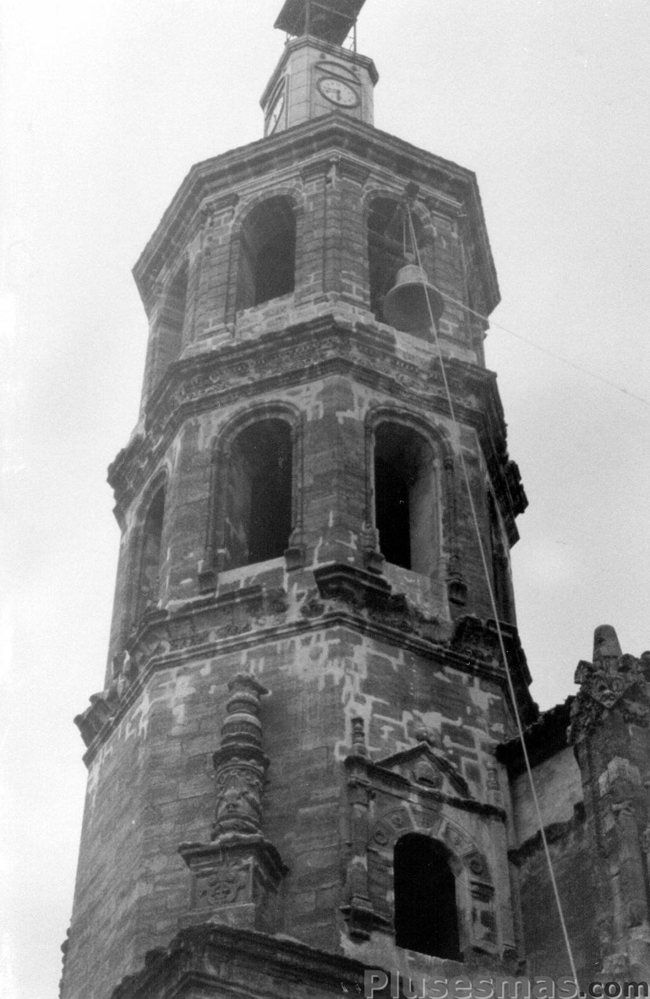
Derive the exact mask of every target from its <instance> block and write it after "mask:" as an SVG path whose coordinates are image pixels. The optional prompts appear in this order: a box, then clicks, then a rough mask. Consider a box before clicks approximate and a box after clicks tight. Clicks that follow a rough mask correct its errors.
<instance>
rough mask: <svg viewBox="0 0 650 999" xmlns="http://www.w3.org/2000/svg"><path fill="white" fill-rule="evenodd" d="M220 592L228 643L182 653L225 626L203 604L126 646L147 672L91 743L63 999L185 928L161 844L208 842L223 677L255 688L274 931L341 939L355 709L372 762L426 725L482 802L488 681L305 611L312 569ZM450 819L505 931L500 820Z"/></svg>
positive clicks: (268, 574)
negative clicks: (256, 683)
mask: <svg viewBox="0 0 650 999" xmlns="http://www.w3.org/2000/svg"><path fill="white" fill-rule="evenodd" d="M254 585H258V586H260V585H263V586H264V588H265V589H266V591H267V592H268V593H273V594H275V596H274V598H273V599H274V605H273V611H274V612H273V613H269V610H268V608H267V609H266V612H265V610H264V608H263V607H258V608H257V611H254V608H253V607H252V606H250V605H249V606H248V607H247V606H246V603H245V601H246V599H247V597H246V595H247V594H250V592H251V586H254ZM223 588H224V591H225V592H226V593H227V592H228V590H230V591H231V594H232V601H234V600H235V597H236V595H237V594H241V600H242V607H241V609H240V610H239V611H236V612H235V619H234V620H233V621H232V622H231V624H230V625H229V626H228V630H229V631H230V632H231V634H232V637H231V639H230V640H226V641H225V643H224V640H223V639H222V640H221V641H218V642H217V644H216V645H215V646H214V652H213V653H212V654H210V655H207V654H205V655H201V654H200V652H199V651H198V649H197V651H193V648H192V647H193V645H194V644H197V645H198V646H199V648H200V647H201V645H202V644H204V643H209V640H210V639H211V638H215V637H216V635H217V634H219V633H220V629H222V628H223V625H219V624H218V618H217V617H215V616H214V613H216V612H210V611H209V610H208V609H205V610H204V611H203V612H202V614H201V615H200V617H199V618H197V619H196V620H195V622H194V624H193V625H192V624H191V622H190V621H185V622H183V621H182V620H178V621H177V622H174V621H173V619H172V620H168V622H167V623H166V624H165V625H163V626H162V628H160V626H158V628H157V630H156V638H155V639H153V638H151V637H150V638H149V639H147V640H146V641H147V643H148V644H149V645H151V644H153V648H150V649H149V652H147V651H146V650H142V662H143V663H145V662H147V661H148V660H147V656H149V657H150V656H151V655H152V654H153V660H151V659H149V662H150V665H149V667H148V668H147V667H143V675H144V676H146V675H147V671H148V670H149V673H148V679H146V680H145V682H144V686H143V688H142V690H141V691H140V693H139V694H137V695H136V690H137V687H138V684H137V683H136V684H135V685H134V689H133V694H132V696H133V698H134V700H133V703H132V705H131V706H130V707H129V708H128V709H127V710H126V711H125V712H124V714H123V716H122V718H121V720H119V721H116V722H115V723H114V728H113V731H112V732H111V733H110V735H108V737H107V738H106V740H105V741H104V742H103V745H102V746H101V748H99V747H98V749H97V751H96V753H95V751H94V750H93V749H92V747H91V756H93V759H92V761H91V762H90V775H89V790H88V803H87V810H86V821H85V824H84V832H83V839H82V848H81V854H82V863H81V866H80V872H79V882H78V889H77V903H76V906H75V912H74V916H73V924H72V932H71V945H70V949H69V952H68V956H67V964H66V983H67V985H66V989H67V990H66V991H65V992H64V995H65V996H66V997H69V999H73V997H74V999H77V997H78V999H82V997H83V999H104V996H108V995H110V990H111V988H112V987H114V985H115V984H116V983H117V982H118V981H119V980H120V978H121V976H122V975H123V974H125V973H126V972H127V971H129V970H133V969H134V968H136V967H137V965H138V962H139V961H141V960H142V958H143V955H144V953H145V952H146V951H147V950H149V949H151V948H152V947H156V946H163V945H165V944H166V943H167V941H168V940H169V939H170V938H171V937H172V936H173V935H174V933H175V932H176V931H177V930H178V929H179V928H180V927H181V926H182V925H183V924H184V922H186V921H187V920H188V918H189V913H190V908H191V907H190V876H189V872H187V870H186V868H185V866H184V865H183V863H182V860H181V858H180V857H179V855H178V853H177V850H178V846H179V844H180V843H181V842H186V841H189V842H191V841H205V840H207V839H209V831H210V825H211V821H212V818H213V811H214V805H215V797H214V789H213V772H212V766H211V754H212V752H213V751H214V750H215V749H216V748H217V747H218V744H219V732H220V728H221V725H222V722H223V718H224V704H225V700H226V686H227V682H228V680H229V679H231V678H232V677H233V676H234V675H236V674H237V673H240V672H247V673H248V672H250V673H252V674H253V675H254V676H255V677H256V678H257V679H259V680H260V681H261V682H262V683H263V684H264V685H265V686H266V687H267V688H268V689H269V690H270V691H271V693H270V695H269V697H268V698H266V699H265V701H264V703H263V708H262V716H261V720H262V731H263V745H264V750H265V752H266V753H267V755H268V757H269V759H270V767H269V771H268V775H267V776H268V788H267V792H266V797H265V807H264V823H263V824H264V832H265V835H266V836H267V837H268V838H269V839H270V840H271V841H272V842H273V843H274V844H275V846H276V847H277V849H278V850H279V852H280V855H281V857H282V859H283V861H284V863H285V864H286V865H287V866H288V868H289V874H288V876H287V878H286V881H285V884H284V886H283V904H282V910H283V917H282V920H281V923H280V925H278V927H277V930H278V931H281V932H284V933H287V934H289V935H290V936H292V937H296V938H298V939H301V940H303V941H305V942H306V943H309V944H310V945H312V946H315V947H320V948H324V949H329V950H334V951H336V950H338V949H339V948H340V947H341V946H342V941H343V940H345V939H346V932H345V927H344V924H343V920H342V917H341V914H340V911H339V907H340V906H341V904H342V903H343V902H344V882H345V864H346V849H347V848H346V837H345V831H344V830H345V827H346V822H347V806H346V804H345V780H344V770H343V761H344V758H345V756H346V755H347V753H348V752H349V747H350V742H351V719H352V718H353V717H360V718H363V719H364V720H365V727H366V733H367V744H368V750H369V753H370V756H371V757H372V758H373V759H383V758H385V757H389V756H391V754H394V753H396V752H399V751H401V750H404V749H407V748H409V747H411V746H413V745H415V744H416V742H417V738H422V731H421V730H422V729H424V730H426V731H427V732H428V733H430V737H431V738H432V739H433V744H434V745H435V746H437V747H438V748H439V751H440V752H442V753H443V754H444V756H445V758H446V760H447V761H449V763H450V765H452V766H453V768H454V769H455V771H456V772H457V773H458V775H459V776H460V777H461V778H462V779H463V780H464V781H466V783H467V788H468V794H469V795H470V796H471V798H472V800H476V801H478V802H486V801H488V802H489V801H492V798H491V792H490V790H489V789H488V786H487V783H486V781H487V773H488V770H489V766H490V765H492V757H491V748H492V747H493V746H494V744H495V743H496V742H497V741H500V740H501V739H502V738H503V736H504V733H505V732H506V729H507V726H508V722H507V718H506V716H505V715H504V708H503V699H502V692H501V690H500V688H499V686H498V685H496V684H495V683H494V682H490V681H488V680H487V679H481V678H480V677H479V676H478V675H477V674H476V673H473V671H472V670H470V671H469V672H466V671H464V670H463V669H461V668H451V667H450V666H445V665H443V663H442V660H440V659H439V660H438V661H436V655H435V650H434V649H433V648H429V652H428V653H427V652H426V650H425V647H424V644H423V643H419V644H420V648H418V643H417V642H415V641H410V642H409V641H404V640H403V639H402V640H399V638H398V633H395V635H394V636H393V637H389V636H388V635H384V636H382V635H380V634H374V633H373V631H374V629H373V627H372V625H371V624H369V625H368V626H366V628H364V629H363V631H359V629H358V627H357V626H355V623H354V621H353V620H351V621H350V622H349V623H348V624H344V623H336V620H337V615H334V616H333V620H332V623H331V624H328V623H327V617H328V616H331V615H332V612H333V610H334V607H333V606H332V605H331V604H328V602H327V601H325V602H321V606H320V608H319V607H318V606H317V605H316V604H315V602H314V601H315V596H314V594H315V587H314V585H313V577H312V576H311V573H310V572H309V571H304V572H298V573H291V574H287V573H286V570H285V568H284V565H283V560H274V561H273V562H270V563H265V564H263V565H261V566H257V567H249V568H248V569H240V570H232V571H230V572H229V573H225V574H224V577H223ZM282 592H284V593H285V594H286V597H284V598H282V597H281V594H282ZM281 605H282V606H284V607H285V608H286V609H285V610H284V611H283V612H282V613H281V612H280V611H279V608H280V606H281ZM328 609H329V615H328ZM341 609H342V608H340V607H339V611H340V610H341ZM323 615H325V620H322V616H323ZM236 622H238V623H236ZM252 626H254V627H252ZM238 630H241V633H240V634H237V632H238ZM283 631H284V632H285V634H284V637H282V632H283ZM165 634H167V635H168V636H170V638H168V639H167V640H165V638H164V636H165ZM172 636H173V637H172ZM170 639H171V646H172V647H178V646H179V645H183V646H184V648H183V649H182V650H181V651H180V652H174V651H173V648H170ZM143 641H144V640H143ZM224 644H225V648H224ZM219 645H221V646H222V649H221V651H219ZM228 645H230V647H231V651H229V652H228V651H226V648H227V647H228ZM134 654H135V650H134ZM443 658H444V657H443ZM452 813H453V815H454V821H455V822H456V823H458V822H459V821H461V822H464V823H465V827H466V829H467V833H466V834H467V836H469V837H470V838H471V839H472V841H475V840H478V841H480V842H481V845H482V849H483V851H484V852H485V854H486V856H487V857H488V858H489V863H490V865H491V867H492V869H493V871H494V873H493V875H492V876H493V878H494V880H495V883H496V884H497V893H498V895H499V906H498V907H497V911H499V912H500V916H499V920H500V923H501V925H500V928H499V931H498V932H499V933H500V934H503V920H504V918H505V917H504V911H506V910H508V909H509V907H510V905H511V902H510V889H509V886H508V885H507V883H504V881H503V878H504V875H505V877H507V872H504V871H503V860H504V858H505V825H504V819H503V818H502V819H501V820H499V819H498V817H497V816H495V815H492V816H491V817H490V818H485V819H484V818H481V815H480V812H479V813H476V814H474V815H472V816H465V817H463V813H462V811H461V812H460V813H459V812H458V809H457V808H452V811H451V812H449V811H448V810H447V814H448V815H451V814H452ZM459 815H460V817H461V818H460V820H459ZM380 817H381V816H380V815H378V816H377V818H378V819H379V818H380ZM388 904H389V906H390V901H389V902H388ZM508 918H509V919H510V920H511V918H512V917H511V916H510V917H508ZM507 924H508V921H507V920H506V937H508V942H509V943H510V944H511V943H512V941H511V939H510V938H511V936H512V934H511V931H508V930H507ZM82 927H83V929H82ZM90 941H92V947H93V953H94V960H93V962H92V963H91V964H89V963H88V961H87V953H88V949H87V948H88V945H89V942H90ZM345 946H346V947H348V946H349V945H347V944H346V945H345ZM369 953H372V948H371V951H370V952H369Z"/></svg>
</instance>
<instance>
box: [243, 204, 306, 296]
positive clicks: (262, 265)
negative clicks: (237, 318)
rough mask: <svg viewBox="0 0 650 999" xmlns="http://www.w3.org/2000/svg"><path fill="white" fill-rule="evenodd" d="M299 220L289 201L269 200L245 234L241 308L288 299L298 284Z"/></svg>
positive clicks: (256, 211)
mask: <svg viewBox="0 0 650 999" xmlns="http://www.w3.org/2000/svg"><path fill="white" fill-rule="evenodd" d="M295 270H296V220H295V216H294V212H293V205H292V203H291V201H290V200H289V198H285V197H277V198H269V200H268V201H264V202H263V203H262V204H261V205H258V206H257V208H254V209H253V211H252V212H251V213H250V215H248V216H247V218H246V220H245V222H244V224H243V226H242V230H241V254H240V261H239V273H238V282H237V308H238V309H248V308H250V306H252V305H259V304H260V303H261V302H266V301H268V300H269V299H271V298H278V297H279V296H280V295H288V294H289V292H292V291H293V289H294V284H295Z"/></svg>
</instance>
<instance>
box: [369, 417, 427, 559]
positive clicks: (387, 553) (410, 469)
mask: <svg viewBox="0 0 650 999" xmlns="http://www.w3.org/2000/svg"><path fill="white" fill-rule="evenodd" d="M374 473H375V526H376V528H377V530H378V532H379V548H380V551H381V553H382V555H383V556H384V558H385V559H386V561H387V562H391V563H392V564H393V565H399V566H401V567H402V568H404V569H413V570H414V571H415V572H421V573H428V574H431V573H433V572H435V570H436V558H437V552H438V548H439V544H438V517H437V502H436V494H435V476H434V468H433V454H432V452H431V449H430V447H429V446H428V444H427V442H426V441H425V439H424V438H423V437H422V436H421V435H420V434H418V433H417V432H416V431H414V430H412V429H411V428H410V427H406V426H404V425H403V424H400V423H382V424H380V425H379V427H378V428H377V432H376V434H375V460H374Z"/></svg>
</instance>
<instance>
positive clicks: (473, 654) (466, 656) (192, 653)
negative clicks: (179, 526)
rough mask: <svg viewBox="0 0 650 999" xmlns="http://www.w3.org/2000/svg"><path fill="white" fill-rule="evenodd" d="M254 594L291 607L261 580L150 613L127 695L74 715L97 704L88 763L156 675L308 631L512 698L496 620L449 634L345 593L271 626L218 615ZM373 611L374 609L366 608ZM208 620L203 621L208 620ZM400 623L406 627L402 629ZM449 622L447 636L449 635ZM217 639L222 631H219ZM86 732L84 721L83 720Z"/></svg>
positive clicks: (133, 652)
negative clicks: (379, 646)
mask: <svg viewBox="0 0 650 999" xmlns="http://www.w3.org/2000/svg"><path fill="white" fill-rule="evenodd" d="M247 600H252V601H254V602H255V601H257V602H262V603H263V602H264V601H266V603H267V604H268V608H267V609H269V610H270V611H273V609H275V611H276V612H278V613H279V612H283V611H284V610H286V609H287V607H286V605H285V604H284V602H283V599H282V595H281V594H279V593H275V592H273V593H266V592H265V591H263V589H262V588H261V587H259V586H253V587H250V588H249V590H247V591H246V592H240V593H238V594H234V595H233V594H231V593H227V594H224V595H217V596H214V597H201V598H197V599H196V600H193V601H188V603H187V604H186V605H184V606H183V607H180V608H176V609H175V610H174V611H173V612H167V611H164V610H163V611H158V612H157V613H156V614H155V615H153V616H152V617H151V618H149V619H145V621H144V623H143V624H142V626H141V627H140V629H139V631H138V632H137V634H136V635H134V636H133V638H132V639H131V641H130V642H129V651H130V656H131V664H132V667H134V668H133V669H132V673H135V676H134V678H133V679H132V681H131V682H130V683H129V684H128V686H127V687H126V689H124V690H123V692H122V693H121V694H120V695H117V694H116V693H115V692H105V693H104V694H96V695H93V697H91V708H90V709H87V710H86V712H85V713H84V715H79V716H78V717H77V719H75V721H77V723H78V724H79V723H80V722H82V720H83V718H84V717H85V715H86V714H87V713H88V711H91V712H92V711H93V710H96V711H97V712H98V717H99V719H100V721H101V727H100V728H99V729H98V730H97V734H96V735H94V737H93V738H92V739H91V740H88V741H87V746H88V748H87V750H86V753H85V754H84V757H83V759H84V763H85V764H86V765H87V766H89V765H90V764H91V762H92V761H93V759H94V758H95V756H96V755H97V753H98V751H99V750H100V748H101V747H102V746H103V745H104V743H105V742H106V741H107V739H108V738H109V737H110V735H111V733H112V732H113V731H114V730H115V728H116V727H117V726H118V725H119V724H120V722H121V721H122V719H123V718H124V716H125V715H126V713H127V712H128V710H129V709H130V708H131V706H132V705H133V704H134V703H135V701H136V700H137V699H138V697H139V696H140V694H141V693H142V691H143V689H144V688H145V687H146V685H147V683H148V682H149V680H150V679H151V677H152V676H153V675H154V674H155V673H156V672H158V671H160V670H165V669H170V668H176V667H178V666H180V665H183V664H186V663H189V662H192V661H196V660H204V659H214V658H215V657H217V656H224V655H227V654H232V653H236V652H241V651H246V650H248V649H254V648H257V647H259V646H260V645H265V644H268V643H269V642H287V641H290V640H291V639H297V638H300V637H304V636H305V635H307V634H310V633H313V632H316V631H325V630H329V629H332V628H336V627H340V628H346V629H349V630H351V631H353V632H354V633H355V634H357V635H365V636H368V637H370V638H374V639H376V640H379V641H381V642H383V643H385V644H387V645H392V646H393V647H394V648H396V649H399V650H406V651H408V652H411V653H413V654H415V655H418V656H420V657H422V658H425V659H428V660H429V661H430V662H431V663H432V665H435V666H436V667H437V668H438V669H439V670H440V671H444V670H445V669H447V668H449V669H454V670H456V671H458V672H460V673H464V674H466V675H469V676H474V677H478V678H480V679H482V680H485V681H489V682H491V683H493V684H495V685H496V686H498V687H499V688H500V689H501V690H502V693H503V696H504V700H505V702H506V704H507V703H508V697H509V695H508V683H507V677H506V672H505V669H504V667H503V664H502V663H501V662H499V654H498V653H497V652H495V649H494V648H493V645H494V643H493V642H492V641H491V636H492V634H493V629H492V627H491V622H487V623H484V622H481V621H479V620H478V619H477V618H461V619H460V620H459V621H458V622H457V623H456V626H455V628H454V631H453V633H452V634H451V635H450V634H449V627H450V626H449V624H448V623H447V624H445V622H442V623H440V622H436V621H435V620H433V619H432V620H431V621H429V622H427V621H424V622H422V628H421V629H419V630H420V633H418V632H417V631H415V630H414V622H413V620H412V615H410V614H409V611H408V607H405V610H404V613H403V615H402V617H403V618H404V620H403V621H401V620H400V619H399V618H400V615H399V614H397V615H394V617H395V620H393V621H392V623H388V622H387V620H386V618H388V620H389V621H391V618H390V617H389V615H387V614H386V612H385V611H380V612H378V613H373V612H372V610H370V611H369V612H368V613H365V612H364V609H357V608H355V607H354V604H353V603H350V604H348V603H347V602H346V600H345V599H344V598H341V599H332V600H323V601H322V603H321V604H320V606H319V607H318V608H316V610H315V612H314V609H313V608H311V609H310V614H309V615H307V614H303V616H302V617H300V618H298V619H293V620H289V621H284V622H282V623H278V622H277V620H276V621H274V623H272V624H266V625H264V624H260V625H259V626H257V627H256V628H255V629H253V630H251V629H250V628H248V627H246V628H242V629H235V628H233V626H232V624H230V623H229V622H228V620H227V619H226V618H223V619H222V620H221V622H219V618H218V615H219V613H220V612H222V611H223V610H227V609H228V608H229V606H230V605H231V604H232V603H233V602H245V601H247ZM366 610H367V608H366ZM202 617H203V618H204V620H203V621H201V618H202ZM400 624H401V625H402V626H401V627H400ZM445 628H446V634H445ZM510 632H512V634H511V635H509V636H508V635H507V636H506V640H507V641H506V648H507V653H508V661H509V669H510V671H511V675H512V676H513V682H514V684H515V689H516V690H517V692H518V696H519V700H520V710H521V711H522V712H523V714H524V717H525V718H530V716H531V713H533V712H534V708H535V705H534V703H533V702H532V700H531V698H530V694H529V693H528V684H529V683H530V676H529V674H528V670H527V666H526V661H525V657H523V653H522V652H521V646H520V645H519V639H518V637H517V635H516V632H515V631H514V629H510ZM217 635H218V637H215V636H217ZM79 727H80V729H82V730H83V724H79Z"/></svg>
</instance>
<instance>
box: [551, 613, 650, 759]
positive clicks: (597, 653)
mask: <svg viewBox="0 0 650 999" xmlns="http://www.w3.org/2000/svg"><path fill="white" fill-rule="evenodd" d="M646 658H647V653H646V654H644V656H643V657H642V658H641V659H636V658H635V657H634V656H631V655H623V654H622V653H621V647H620V645H619V642H618V638H617V637H616V632H615V631H614V629H613V628H612V627H611V626H610V625H602V626H601V627H599V628H596V631H595V632H594V661H593V663H589V662H585V661H584V660H582V661H581V662H579V663H578V668H577V669H576V674H575V681H576V683H579V684H580V690H579V692H578V694H577V696H576V698H575V700H574V702H573V706H572V709H571V725H570V727H569V740H570V741H571V742H574V743H575V742H579V741H580V740H581V739H583V738H584V737H585V736H586V735H587V734H588V733H589V732H590V731H591V730H592V729H593V728H594V727H596V726H597V725H598V724H599V723H600V722H601V721H602V720H603V719H604V718H606V717H607V716H608V715H609V714H610V712H613V711H619V712H621V714H622V716H623V719H624V720H625V721H631V722H634V723H636V724H637V725H644V726H646V725H647V724H648V717H649V715H650V699H649V697H648V693H649V691H648V683H647V681H646V672H645V669H644V665H646V664H645V663H644V660H646Z"/></svg>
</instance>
